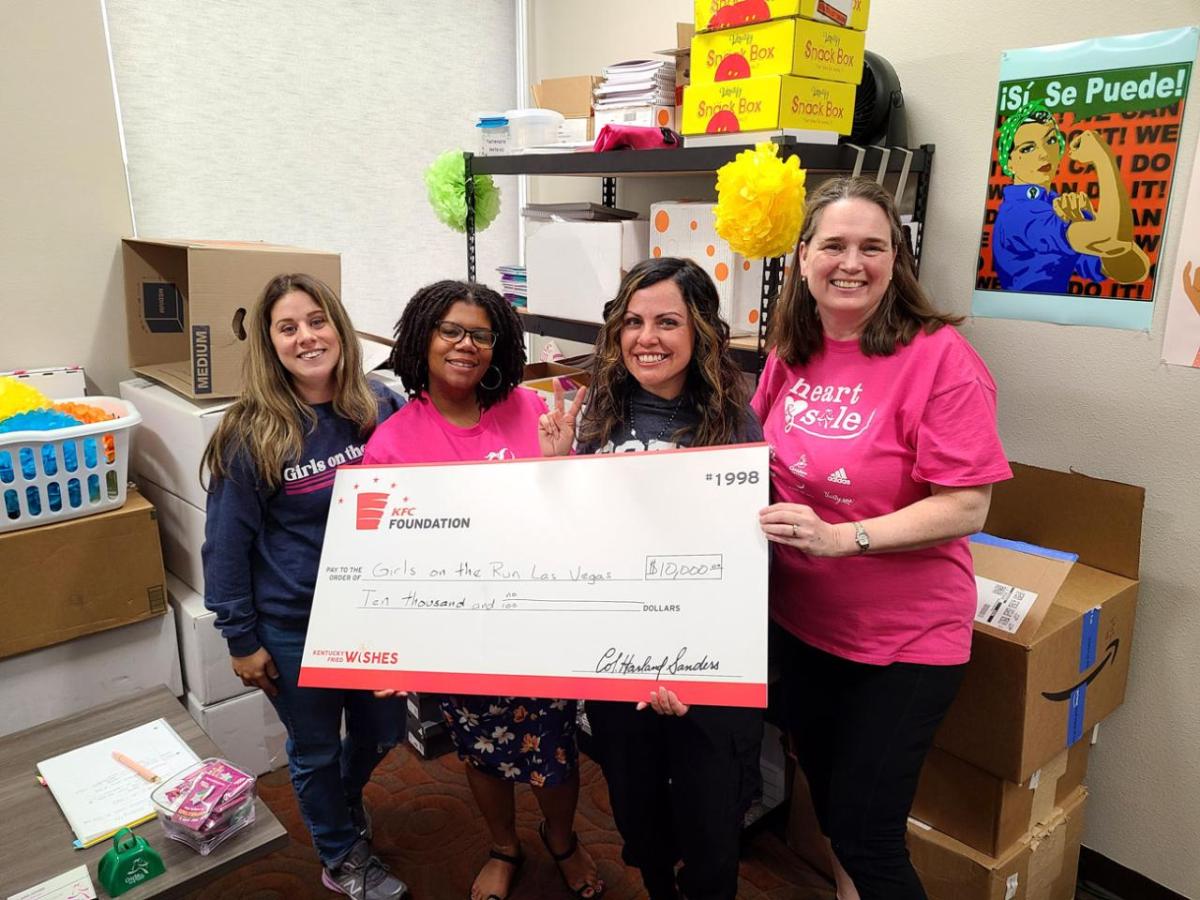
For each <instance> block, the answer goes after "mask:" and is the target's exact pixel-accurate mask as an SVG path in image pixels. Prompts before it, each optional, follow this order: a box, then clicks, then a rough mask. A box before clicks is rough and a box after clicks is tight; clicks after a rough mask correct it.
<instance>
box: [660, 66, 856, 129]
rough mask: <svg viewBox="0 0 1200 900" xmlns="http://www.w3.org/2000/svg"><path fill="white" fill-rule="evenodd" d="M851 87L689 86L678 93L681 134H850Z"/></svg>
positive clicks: (756, 81)
mask: <svg viewBox="0 0 1200 900" xmlns="http://www.w3.org/2000/svg"><path fill="white" fill-rule="evenodd" d="M853 125H854V85H852V84H843V83H839V82H836V81H817V80H816V79H813V78H796V77H795V76H791V75H768V76H765V77H763V78H746V79H743V80H741V81H728V82H718V83H712V84H691V85H688V87H687V88H685V89H684V92H683V133H684V134H724V133H728V132H735V131H768V130H770V129H774V128H802V129H807V130H810V131H836V132H837V133H838V134H849V133H850V129H851V127H853Z"/></svg>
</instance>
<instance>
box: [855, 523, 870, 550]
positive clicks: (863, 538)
mask: <svg viewBox="0 0 1200 900" xmlns="http://www.w3.org/2000/svg"><path fill="white" fill-rule="evenodd" d="M850 524H851V525H853V526H854V543H856V544H857V545H858V552H859V553H866V552H867V551H868V550H870V549H871V536H870V535H869V534H867V529H865V528H863V524H862V522H851V523H850Z"/></svg>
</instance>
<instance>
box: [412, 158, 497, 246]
mask: <svg viewBox="0 0 1200 900" xmlns="http://www.w3.org/2000/svg"><path fill="white" fill-rule="evenodd" d="M425 186H426V187H427V188H428V189H429V205H430V206H432V207H433V211H434V213H435V214H436V215H437V217H438V219H440V220H441V221H442V222H444V223H446V224H447V225H449V226H450V227H451V228H453V229H454V230H455V231H466V230H467V171H466V164H465V162H464V161H463V152H462V151H461V150H447V151H446V152H445V153H443V154H442V155H441V156H439V157H438V158H437V159H435V160H434V161H433V163H432V164H431V165H430V166H429V168H428V169H426V170H425ZM499 213H500V189H499V188H497V187H496V182H494V181H493V180H492V177H491V176H490V175H476V176H475V230H476V231H483V230H484V229H485V228H487V227H488V226H489V225H491V224H492V222H493V221H494V220H495V218H496V216H497V215H498V214H499Z"/></svg>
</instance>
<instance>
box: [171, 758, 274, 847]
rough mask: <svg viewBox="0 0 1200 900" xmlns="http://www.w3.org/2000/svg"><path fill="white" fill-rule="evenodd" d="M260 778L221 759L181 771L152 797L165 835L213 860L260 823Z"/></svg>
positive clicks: (214, 759) (201, 762) (213, 759)
mask: <svg viewBox="0 0 1200 900" xmlns="http://www.w3.org/2000/svg"><path fill="white" fill-rule="evenodd" d="M255 784H256V781H255V778H254V776H253V775H250V774H249V773H247V772H243V771H242V770H241V769H239V768H238V767H237V766H235V765H234V764H233V763H231V762H228V761H227V760H224V759H217V758H216V757H209V758H208V759H204V760H201V761H200V762H198V763H196V764H195V765H193V766H189V767H188V768H186V769H184V770H183V771H182V772H176V773H175V774H174V775H172V776H171V777H170V778H168V779H167V780H166V781H164V782H163V783H162V784H160V785H159V786H158V787H157V788H155V789H154V793H152V794H151V795H150V800H151V801H152V802H153V803H154V811H155V813H157V814H158V820H159V822H160V823H162V828H163V833H164V834H166V836H167V837H169V838H170V839H171V840H173V841H179V842H180V843H183V844H187V845H188V846H189V847H191V848H192V849H193V850H195V851H196V852H197V853H199V854H200V855H201V856H208V854H210V853H211V852H212V851H213V850H214V849H215V848H216V847H217V846H219V845H220V844H221V843H222V842H223V841H226V840H228V839H229V838H231V837H233V835H235V834H237V833H238V832H239V831H241V830H242V829H243V828H245V827H246V826H248V825H250V824H252V823H253V822H254V797H255Z"/></svg>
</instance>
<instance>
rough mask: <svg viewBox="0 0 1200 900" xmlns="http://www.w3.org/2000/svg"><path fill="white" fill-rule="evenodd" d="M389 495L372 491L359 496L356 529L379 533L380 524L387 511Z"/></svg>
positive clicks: (355, 521)
mask: <svg viewBox="0 0 1200 900" xmlns="http://www.w3.org/2000/svg"><path fill="white" fill-rule="evenodd" d="M387 502H388V495H387V493H386V492H384V491H371V492H369V493H365V494H359V495H358V510H357V515H356V516H355V520H354V527H355V528H356V529H357V530H358V531H378V530H379V523H380V522H381V521H383V514H384V512H385V511H386V510H387Z"/></svg>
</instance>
